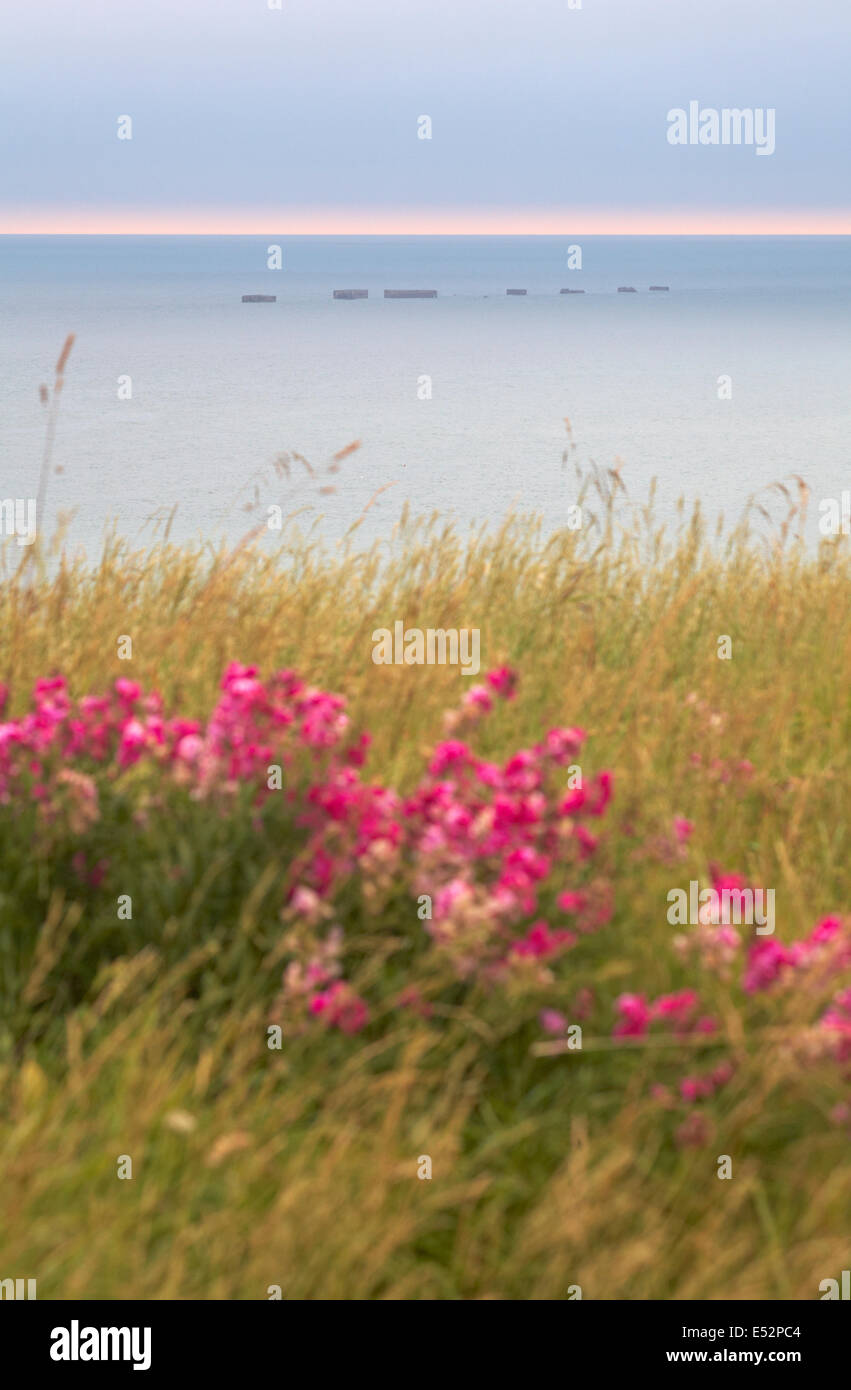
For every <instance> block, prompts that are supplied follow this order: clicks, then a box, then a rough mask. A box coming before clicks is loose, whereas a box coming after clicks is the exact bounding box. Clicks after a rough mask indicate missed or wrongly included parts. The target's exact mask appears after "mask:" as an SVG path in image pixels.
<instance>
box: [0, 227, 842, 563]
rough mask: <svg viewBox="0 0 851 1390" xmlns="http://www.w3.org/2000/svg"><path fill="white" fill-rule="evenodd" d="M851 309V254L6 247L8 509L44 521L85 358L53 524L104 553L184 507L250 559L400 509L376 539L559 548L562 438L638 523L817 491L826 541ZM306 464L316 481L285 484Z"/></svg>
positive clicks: (242, 242)
mask: <svg viewBox="0 0 851 1390" xmlns="http://www.w3.org/2000/svg"><path fill="white" fill-rule="evenodd" d="M274 246H278V247H280V251H281V260H282V265H281V268H280V269H270V268H268V265H267V260H268V257H269V248H270V247H274ZM577 246H578V247H580V248H581V261H582V267H581V269H578V268H569V258H570V257H571V256H572V259H573V261H574V262H575V261H576V260H577V256H576V252H575V251H573V252H572V253H571V251H570V248H571V247H577ZM273 257H274V253H273ZM620 285H629V286H634V287H635V289H636V291H638V292H637V293H636V294H619V293H617V288H618V286H620ZM650 285H667V286H669V287H670V288H669V290H668V291H667V292H665V293H658V292H657V293H651V292H650V291H649V286H650ZM509 287H511V288H523V289H526V290H527V292H528V293H527V294H526V295H525V296H507V295H506V293H505V291H506V289H507V288H509ZM338 288H359V289H368V290H369V298H368V299H365V300H356V301H352V302H347V301H335V300H334V299H333V298H332V291H333V290H334V289H338ZM562 288H565V289H566V288H570V289H583V290H585V293H584V294H583V295H578V294H572V295H563V294H560V293H559V291H560V290H561V289H562ZM385 289H435V290H437V291H438V298H437V299H436V300H411V301H406V300H385V299H384V298H383V291H384V290H385ZM243 294H275V295H277V302H276V303H274V304H243V303H242V302H241V296H242V295H243ZM849 309H851V239H849V238H844V237H823V238H815V237H773V238H759V237H741V238H736V237H730V238H722V237H705V238H703V237H679V238H677V237H578V236H577V237H568V236H565V237H334V236H331V237H287V236H282V235H275V234H273V233H270V234H269V235H268V236H266V237H259V236H252V237H245V236H242V237H130V236H122V237H95V236H93V237H87V236H69V237H47V236H42V237H37V236H33V237H19V236H3V237H0V497H31V496H34V495H35V490H36V486H37V478H38V472H39V466H40V458H41V450H42V441H43V435H44V424H45V420H44V407H43V406H42V405H41V404H40V403H39V396H38V388H39V385H40V384H41V383H42V382H44V383H46V384H48V385H49V384H50V383H51V381H52V374H53V367H54V364H55V361H56V357H57V355H58V352H59V349H60V347H61V344H62V342H63V340H64V338H65V336H66V334H67V333H69V332H74V333H75V334H76V335H77V340H76V344H75V346H74V350H73V353H72V356H71V360H70V362H69V366H68V371H67V377H66V383H65V391H64V395H63V399H62V408H61V414H60V418H59V425H58V430H57V436H56V445H55V453H54V464H55V465H56V466H58V468H60V469H61V472H54V473H53V474H52V475H51V477H50V483H49V495H48V499H47V517H46V518H45V519H43V520H42V523H41V524H42V526H44V525H46V527H47V529H48V530H50V529H51V528H52V522H53V520H54V519H55V517H56V515H57V512H58V511H59V510H67V509H73V510H74V513H75V516H74V521H73V524H72V528H71V539H72V541H75V542H79V543H81V544H83V545H84V546H85V547H86V549H87V550H88V551H89V552H90V553H96V552H97V550H98V549H99V546H100V543H101V538H102V536H103V531H104V527H105V526H106V525H107V524H108V523H109V522H111V521H114V522H115V523H116V524H117V526H118V528H119V530H120V531H121V532H122V533H124V534H126V535H128V536H130V537H135V538H140V539H141V538H143V537H144V535H145V534H147V533H146V532H145V530H144V527H145V523H146V519H147V518H149V517H151V516H152V515H155V514H162V513H163V512H165V511H167V510H169V509H170V508H172V507H173V506H174V505H176V506H177V514H176V519H175V522H174V526H173V531H172V534H173V536H175V537H177V538H184V537H192V536H202V537H205V538H219V537H222V536H227V537H228V538H230V539H234V538H236V537H238V536H240V535H242V534H243V533H244V532H245V531H246V530H247V529H248V528H249V527H250V526H251V525H252V524H254V523H256V522H257V521H258V520H263V519H265V517H266V515H267V512H266V508H267V507H269V506H270V505H277V506H280V507H281V508H282V510H283V513H284V514H286V513H287V512H290V511H292V510H295V509H297V508H305V509H307V510H305V512H304V517H305V519H307V520H309V519H313V518H316V517H319V516H321V517H322V521H321V527H322V531H323V534H325V535H326V536H327V537H328V538H329V539H334V538H336V537H338V536H340V535H341V534H342V533H343V532H344V531H345V530H346V528H347V527H348V526H349V525H350V524H351V523H352V521H354V520H355V518H356V517H357V516H358V515H359V514H360V513H361V512H362V511H363V509H364V507H366V505H367V504H368V503H369V501H370V499H371V498H372V497H373V496H374V494H375V493H376V491H377V490H378V489H380V488H385V489H386V490H385V491H383V492H382V493H381V494H380V496H379V497H378V498H377V500H376V502H375V503H374V505H373V506H372V508H371V509H370V511H369V512H368V514H367V520H366V523H365V525H364V528H363V531H362V534H364V535H366V536H367V537H368V538H373V537H375V536H377V535H382V534H387V533H389V531H390V529H391V528H392V525H393V523H394V521H395V520H396V518H397V517H398V514H399V511H400V509H401V507H402V504H403V503H404V502H406V501H407V502H409V503H410V504H411V507H412V508H413V510H414V511H415V512H430V511H432V509H435V508H437V509H439V510H440V511H441V512H443V513H445V514H450V515H452V516H454V517H455V518H457V519H458V520H459V521H461V522H462V523H465V524H466V523H467V522H470V521H479V522H481V521H498V520H500V519H501V518H502V516H503V515H504V514H505V512H506V510H507V509H508V507H509V506H510V505H512V504H514V505H515V506H517V507H520V508H521V509H525V510H530V511H538V512H542V513H543V514H544V515H545V517H546V520H547V523H548V524H549V525H552V526H557V525H560V524H564V523H565V520H566V516H567V509H568V507H569V506H570V504H571V503H572V502H573V500H574V497H575V483H574V479H573V472H572V468H571V469H569V470H565V468H564V467H563V464H562V455H563V453H564V449H565V446H566V443H567V438H568V437H567V433H566V425H565V419H566V418H567V419H569V420H570V423H571V426H572V430H573V435H572V438H573V439H574V441H575V442H576V445H577V449H576V451H575V455H573V456H572V457H575V458H576V459H578V460H580V461H582V462H584V463H588V462H590V461H594V462H596V463H597V464H599V465H602V466H609V465H611V464H613V463H614V462H615V461H616V460H618V461H619V466H620V467H621V472H622V476H623V478H624V480H625V482H626V484H627V486H628V488H629V491H630V493H631V494H632V495H633V496H634V497H635V498H636V499H637V500H641V499H643V498H644V496H645V495H646V491H647V487H648V485H649V483H650V480H651V479H652V478H653V477H656V478H657V479H658V498H659V509H660V512H661V513H662V515H670V514H672V511H673V508H674V506H675V503H676V499H677V498H678V497H679V496H680V495H681V494H684V495H685V497H686V498H687V499H689V500H692V499H696V498H699V499H701V501H702V502H703V503H704V505H705V507H706V509H707V512H708V513H709V514H710V516H713V517H714V516H715V515H717V513H718V512H719V511H723V513H724V514H725V515H726V516H728V517H730V518H733V517H736V516H738V514H739V513H740V512H741V510H742V508H743V506H744V505H745V502H746V500H747V498H748V496H749V495H750V494H752V493H753V492H754V491H756V490H758V489H760V488H763V487H766V486H767V485H769V484H771V483H772V482H774V481H775V480H778V479H782V478H784V477H785V476H787V475H789V474H791V473H800V474H802V475H803V477H804V478H805V479H806V481H807V483H808V484H809V486H810V488H811V489H812V492H813V494H814V499H815V501H814V506H813V515H812V519H811V523H810V524H811V528H812V530H813V532H814V533H816V532H817V522H818V513H817V501H818V499H819V498H822V497H830V496H835V497H839V495H840V493H841V491H842V490H843V489H848V488H849V486H851V457H849V443H848V441H849V438H851V406H849V391H848V385H849V377H850V376H851V371H850V370H849V369H851V334H850V333H849ZM127 378H129V382H128V381H127ZM719 378H729V384H725V383H724V382H721V384H720V385H719ZM120 379H121V380H120ZM128 391H132V395H131V396H130V398H129V399H127V398H122V396H123V397H127V395H128ZM719 392H720V396H721V398H719ZM726 397H729V398H726ZM354 440H359V441H360V444H361V447H360V449H359V450H358V451H356V452H353V453H351V454H349V455H348V456H347V457H346V458H345V459H343V461H342V462H341V464H340V466H339V471H338V472H337V473H336V474H333V475H326V474H325V473H324V471H323V470H324V469H325V468H326V466H327V464H328V463H329V461H330V460H331V459H332V456H333V455H334V453H335V452H336V451H338V450H340V449H342V448H344V447H345V446H346V445H348V444H350V443H351V442H353V441H354ZM293 452H297V453H299V454H301V455H302V456H303V457H304V458H305V459H307V460H308V461H309V463H310V465H311V466H312V467H313V469H314V470H315V471H316V473H317V475H318V476H317V477H316V478H315V479H314V478H312V477H311V476H310V474H309V473H308V470H307V468H306V467H305V466H304V465H302V464H300V463H298V462H294V463H293V465H292V466H293V474H292V481H291V482H288V481H287V479H286V477H285V476H283V474H281V475H280V476H279V475H278V474H277V473H276V472H275V470H274V468H273V464H274V460H275V459H276V457H277V456H279V455H281V454H290V455H291V454H292V453H293ZM388 484H393V486H392V487H387V485H388ZM331 486H334V487H335V488H336V490H335V491H334V492H326V493H320V488H322V487H331ZM252 504H254V505H255V510H254V511H250V510H247V508H248V507H250V506H251V505H252Z"/></svg>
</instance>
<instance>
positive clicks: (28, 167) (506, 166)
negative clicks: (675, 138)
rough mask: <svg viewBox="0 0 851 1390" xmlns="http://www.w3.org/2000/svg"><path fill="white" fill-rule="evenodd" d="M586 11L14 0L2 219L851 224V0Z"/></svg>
mask: <svg viewBox="0 0 851 1390" xmlns="http://www.w3.org/2000/svg"><path fill="white" fill-rule="evenodd" d="M576 3H577V0H572V4H571V0H525V3H521V0H360V2H358V0H73V3H71V4H64V5H44V4H39V3H34V0H0V232H65V233H70V232H171V233H179V232H186V233H190V232H192V233H202V232H209V233H223V232H266V231H275V232H278V233H287V232H292V233H311V232H313V233H322V232H326V233H332V232H333V233H345V232H351V233H370V232H375V233H385V234H389V233H393V232H407V233H414V232H432V233H441V232H442V233H464V232H469V233H476V232H479V233H482V232H505V233H508V232H515V233H522V232H527V233H534V232H541V233H559V232H561V231H564V230H570V231H571V232H574V233H582V232H585V233H589V234H590V233H594V232H607V233H617V232H622V233H625V234H637V233H641V232H646V233H663V232H668V233H676V232H683V233H686V232H690V233H699V232H704V233H708V232H719V233H723V232H728V233H733V232H753V233H771V232H778V233H780V232H785V233H791V232H802V233H806V232H809V233H818V232H826V233H830V232H832V233H836V232H842V233H848V232H851V179H849V173H851V101H849V98H848V73H849V71H851V42H850V41H849V40H851V0H581V6H580V8H573V7H572V5H573V6H575V5H576ZM277 4H280V8H270V5H277ZM692 101H695V102H697V103H699V108H700V110H706V109H711V110H715V111H718V112H721V111H723V109H724V108H738V109H753V110H758V109H762V110H763V111H768V110H769V109H771V110H773V111H774V112H775V116H774V121H775V148H774V152H773V153H772V154H770V155H767V156H760V155H759V154H758V153H757V149H756V147H755V146H754V145H752V144H751V145H746V144H740V145H732V144H717V145H711V144H705V145H701V144H696V145H690V144H686V145H673V144H671V143H670V142H669V139H668V132H669V120H668V113H669V112H670V111H672V110H675V109H677V108H679V109H683V110H687V109H688V107H689V103H690V102H692ZM127 116H129V117H130V118H131V121H132V126H131V127H130V129H131V131H132V138H131V139H119V138H118V130H119V119H120V118H121V117H127ZM423 117H428V120H429V121H430V123H431V128H430V134H431V138H430V139H422V138H420V133H421V132H425V131H426V130H427V129H428V127H427V126H426V125H425V123H424V122H423V119H422V118H423ZM123 129H124V130H125V131H126V130H127V129H128V127H127V124H126V122H125V123H124V125H123Z"/></svg>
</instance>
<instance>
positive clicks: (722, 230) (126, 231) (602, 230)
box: [0, 209, 851, 236]
mask: <svg viewBox="0 0 851 1390" xmlns="http://www.w3.org/2000/svg"><path fill="white" fill-rule="evenodd" d="M275 228H278V229H279V230H278V231H277V232H273V229H275ZM284 228H286V230H284ZM272 234H275V235H282V236H848V235H849V234H851V211H839V210H831V211H826V210H823V211H820V212H810V213H800V212H789V211H785V210H780V209H775V210H773V211H771V212H769V213H763V214H757V213H752V214H747V213H745V214H743V213H738V214H736V213H732V212H729V211H728V212H718V213H710V214H707V213H705V212H704V213H684V212H682V211H679V212H677V211H673V210H672V211H670V212H664V213H646V214H639V215H635V214H633V215H630V214H623V213H610V212H601V211H600V210H590V209H584V210H582V211H579V212H575V213H573V214H567V213H563V212H561V211H559V212H552V213H542V214H537V215H536V214H525V215H524V214H523V213H520V214H518V213H517V212H511V211H508V210H505V209H491V210H479V211H476V212H472V213H464V212H462V211H461V210H459V209H447V210H445V211H443V212H437V211H435V210H433V209H432V210H428V211H425V210H422V209H417V210H412V211H410V212H405V211H394V210H390V209H387V210H385V211H384V212H383V213H380V214H374V213H369V212H355V213H352V212H351V211H347V210H344V209H303V210H301V211H299V212H296V213H292V212H283V213H282V212H280V211H277V212H274V211H266V210H255V211H251V212H248V213H244V214H236V215H234V214H233V213H229V212H227V211H226V210H224V209H223V210H212V209H211V210H209V211H205V212H196V213H190V214H185V213H184V214H178V213H170V212H165V211H158V212H139V211H132V212H127V213H97V214H81V213H74V214H70V215H69V214H68V213H67V212H62V211H60V210H59V209H56V210H51V211H45V212H41V213H36V214H35V215H33V214H32V213H29V214H21V213H18V214H17V215H11V216H9V215H6V216H3V215H2V214H0V235H2V236H267V235H272Z"/></svg>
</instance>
